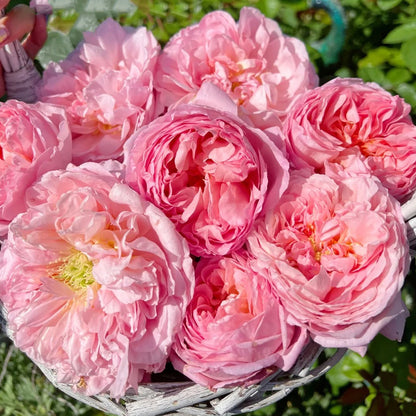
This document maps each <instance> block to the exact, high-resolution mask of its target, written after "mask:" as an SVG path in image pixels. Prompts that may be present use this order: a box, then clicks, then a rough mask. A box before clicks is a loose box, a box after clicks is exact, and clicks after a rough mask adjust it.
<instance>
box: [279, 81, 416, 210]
mask: <svg viewBox="0 0 416 416" xmlns="http://www.w3.org/2000/svg"><path fill="white" fill-rule="evenodd" d="M410 109H411V108H410V106H409V105H408V104H406V103H405V102H404V101H403V99H402V98H400V97H399V96H392V95H391V94H390V93H388V92H387V91H385V90H384V89H382V88H381V87H380V86H378V85H377V84H375V83H365V82H364V81H362V80H360V79H354V78H345V79H342V78H336V79H334V80H332V81H330V82H328V83H326V84H324V85H322V86H320V87H318V88H315V89H314V90H311V91H308V92H306V93H305V94H304V95H303V96H302V97H301V98H300V99H299V101H298V102H297V103H296V105H295V106H294V107H293V108H292V110H291V111H290V114H289V116H288V117H287V119H286V121H285V123H284V132H285V136H286V137H287V145H288V152H289V156H290V160H291V162H292V164H293V165H294V166H295V167H297V168H300V167H305V166H308V165H309V166H312V167H313V168H314V169H315V170H316V172H317V173H320V169H322V167H323V165H324V163H325V162H326V161H331V162H333V163H336V162H337V161H338V160H339V159H340V158H342V155H343V153H344V152H345V151H351V149H354V151H355V152H356V153H357V154H359V155H360V156H361V158H362V159H363V160H364V163H365V164H366V165H367V167H368V169H369V170H370V171H371V172H372V173H373V174H374V175H376V176H377V177H378V178H379V179H380V180H381V182H382V183H383V185H384V186H386V187H387V188H388V189H389V190H390V192H391V194H392V195H393V196H395V197H396V198H397V199H399V200H400V201H401V202H403V201H404V200H405V199H407V198H408V196H409V195H410V194H411V193H412V192H413V191H414V190H415V189H416V126H415V125H413V123H412V119H411V118H410V116H409V112H410Z"/></svg>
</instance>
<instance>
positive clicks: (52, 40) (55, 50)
mask: <svg viewBox="0 0 416 416" xmlns="http://www.w3.org/2000/svg"><path fill="white" fill-rule="evenodd" d="M73 49H74V47H73V46H72V43H71V40H70V39H69V37H68V36H67V35H66V34H64V33H62V32H57V31H52V32H49V36H48V40H47V41H46V44H45V46H44V47H43V48H42V49H41V51H40V52H39V55H38V57H37V59H38V61H39V62H40V64H41V65H42V66H43V67H46V65H48V64H49V62H51V61H54V62H58V61H60V60H62V59H65V58H66V57H67V56H68V54H69V53H70V52H71V51H72V50H73Z"/></svg>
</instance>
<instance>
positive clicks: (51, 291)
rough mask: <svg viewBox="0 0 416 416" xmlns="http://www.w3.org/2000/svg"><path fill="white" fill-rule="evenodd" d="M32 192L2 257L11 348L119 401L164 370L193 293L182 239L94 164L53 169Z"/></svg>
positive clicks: (1, 293)
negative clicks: (128, 392)
mask: <svg viewBox="0 0 416 416" xmlns="http://www.w3.org/2000/svg"><path fill="white" fill-rule="evenodd" d="M29 191H30V192H29ZM29 191H28V199H29V201H30V207H29V208H28V209H27V211H25V212H24V213H22V214H20V215H18V216H17V217H16V218H15V219H14V220H13V222H12V223H11V224H10V232H9V237H8V239H7V240H6V242H5V244H4V246H3V247H2V251H1V255H0V298H1V301H2V302H3V303H4V305H5V307H6V310H7V311H8V324H9V327H10V329H11V331H12V334H13V338H14V340H15V343H16V345H17V347H18V348H20V349H21V350H22V351H24V352H26V353H27V355H28V356H29V357H30V358H32V359H33V360H35V361H37V362H40V363H43V364H44V365H46V366H48V367H49V368H52V369H55V370H56V373H57V379H58V381H59V382H63V383H69V384H72V385H73V387H74V389H76V390H78V391H81V392H83V393H85V394H88V395H92V394H97V393H100V392H108V393H109V394H110V395H111V396H112V397H115V398H119V397H121V396H122V395H123V394H124V393H125V392H126V390H127V389H129V388H132V389H137V385H138V383H139V382H140V381H141V380H142V379H143V377H145V376H146V375H147V373H149V372H160V371H162V370H163V369H164V367H165V363H166V360H167V357H168V355H169V353H170V349H171V344H172V342H173V339H174V336H175V334H176V332H177V331H178V329H179V328H180V326H181V322H182V320H183V317H184V314H185V310H186V307H187V305H188V303H189V301H190V299H191V297H192V294H193V288H194V270H193V265H192V260H191V258H190V255H189V249H188V246H187V244H186V241H185V240H184V238H183V237H181V236H180V235H179V234H178V233H177V231H176V230H175V227H174V226H173V224H172V223H171V222H170V220H169V219H168V218H167V217H166V216H165V215H164V214H163V213H162V212H161V211H160V210H159V209H158V208H156V207H155V206H153V205H152V204H150V203H149V202H147V201H145V200H144V199H143V198H142V197H141V196H139V195H138V194H137V193H136V192H135V191H133V190H132V189H131V188H129V187H128V186H127V185H125V184H122V183H121V182H120V181H119V180H118V179H116V177H115V176H113V175H112V174H111V173H109V172H108V171H107V170H106V169H105V168H104V167H102V166H101V165H99V164H96V163H92V162H91V163H88V164H84V165H82V166H80V167H75V166H73V165H70V166H69V167H68V168H67V170H65V171H63V170H61V171H52V172H49V173H47V174H45V175H44V176H43V177H42V179H41V180H40V181H39V182H38V183H36V184H35V185H34V187H33V188H31V189H30V190H29Z"/></svg>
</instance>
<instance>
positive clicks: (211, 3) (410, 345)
mask: <svg viewBox="0 0 416 416" xmlns="http://www.w3.org/2000/svg"><path fill="white" fill-rule="evenodd" d="M311 1H312V2H313V3H312V2H309V3H308V2H307V1H305V0H246V1H243V0H230V1H219V0H187V1H185V0H164V1H150V0H132V1H130V0H50V3H51V4H52V5H53V7H54V14H53V15H52V16H51V17H50V19H49V32H50V35H49V39H48V43H47V45H46V46H45V48H44V49H43V50H42V52H41V53H40V54H39V57H38V61H39V65H40V66H41V67H44V66H45V65H46V64H47V63H48V62H49V61H51V60H55V61H57V60H60V59H63V58H64V57H65V56H66V55H67V54H68V53H69V52H70V51H71V50H72V49H73V48H74V47H75V46H76V45H77V43H78V42H79V41H80V40H81V38H82V33H83V32H84V31H85V30H93V29H94V27H96V26H97V25H98V24H99V23H100V22H101V21H103V20H104V19H105V18H107V17H109V16H111V17H113V18H115V19H117V20H118V21H120V22H121V23H122V24H126V25H130V26H138V25H144V26H146V27H147V28H148V29H150V30H152V32H153V33H154V35H155V36H156V38H157V39H158V40H159V41H160V43H161V44H162V45H163V44H164V43H166V42H167V41H168V39H169V38H170V37H171V36H172V35H173V34H175V33H176V32H177V31H178V30H180V29H181V28H183V27H185V26H188V25H189V24H192V23H194V22H197V21H199V20H200V19H201V17H202V16H204V15H205V14H206V13H207V12H210V11H212V10H216V9H222V10H225V11H228V12H229V13H231V14H232V15H233V16H234V17H235V18H236V19H238V15H239V10H240V9H241V7H243V6H253V7H257V8H258V9H260V10H261V11H262V12H263V13H264V14H265V15H266V16H268V17H270V18H272V19H275V20H276V21H277V22H278V23H279V24H280V26H281V28H282V30H283V32H284V33H286V34H288V35H291V36H296V37H298V38H300V39H301V40H303V41H304V42H305V44H306V46H307V48H308V51H309V54H310V57H311V59H312V61H313V62H314V65H315V66H316V69H317V71H318V73H319V75H320V78H321V81H322V82H325V81H327V80H329V79H331V78H333V77H335V76H342V77H360V78H362V79H364V80H365V81H374V82H377V83H378V84H380V85H381V86H382V87H384V88H385V89H387V90H389V91H390V92H392V93H393V94H399V95H401V96H402V97H403V98H404V99H405V100H406V101H407V102H408V103H409V104H410V105H411V106H412V108H413V111H412V115H413V118H414V120H416V4H415V0H340V5H341V6H342V9H340V8H339V7H338V6H337V7H334V5H333V4H330V2H327V0H311ZM16 3H22V2H19V1H11V3H10V7H12V6H13V5H15V4H16ZM26 3H29V1H27V2H26ZM341 10H342V12H341ZM343 22H344V23H345V27H344V26H343ZM403 297H404V300H405V302H406V304H407V306H408V308H409V310H410V312H411V315H410V317H409V318H408V320H407V325H406V331H405V334H404V338H403V342H402V343H400V344H399V343H395V342H391V341H389V340H387V339H386V338H384V337H382V336H378V337H376V338H375V340H374V341H373V342H372V343H371V345H370V347H369V350H368V353H367V355H366V356H365V357H364V358H362V357H360V356H359V355H357V354H355V353H352V352H350V353H348V354H347V355H346V356H345V357H344V359H343V360H342V361H341V362H340V363H339V364H338V365H337V366H336V367H334V368H333V369H332V370H331V371H330V372H329V373H328V374H327V375H326V376H324V377H322V378H321V379H319V380H318V381H316V382H314V383H312V384H310V385H307V386H304V387H302V388H299V389H298V390H296V391H294V392H293V393H291V394H290V395H289V396H287V397H286V398H285V399H283V400H281V401H280V402H278V403H276V404H275V405H272V406H269V407H267V408H265V409H262V410H259V411H256V412H254V413H253V414H252V415H255V416H272V415H276V416H277V415H279V416H327V415H341V416H364V415H367V416H384V415H386V416H415V415H416V307H415V302H416V272H415V267H414V265H412V270H411V272H410V274H409V276H408V278H407V281H406V284H405V287H404V290H403ZM0 415H4V416H9V415H10V416H43V415H45V416H46V415H47V416H55V415H56V416H58V415H59V416H63V415H86V416H99V415H103V413H101V412H100V411H98V410H95V409H91V408H89V407H87V406H85V405H83V404H81V403H79V402H76V401H75V400H73V399H71V398H69V397H68V396H65V395H64V394H63V393H61V392H59V391H57V390H56V389H55V388H54V387H53V386H52V385H51V384H50V383H49V382H48V381H47V380H46V379H45V378H44V377H43V375H42V374H41V373H40V371H39V370H38V369H36V367H35V366H34V365H32V363H31V362H30V361H29V360H28V359H27V358H26V357H25V356H24V354H22V353H20V352H19V351H18V350H16V349H15V348H14V347H13V346H12V345H11V343H10V342H9V341H8V339H7V338H6V337H5V336H1V335H0Z"/></svg>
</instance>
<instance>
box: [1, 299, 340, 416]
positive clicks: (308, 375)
mask: <svg viewBox="0 0 416 416" xmlns="http://www.w3.org/2000/svg"><path fill="white" fill-rule="evenodd" d="M1 312H2V313H1V315H2V316H1V321H2V322H1V323H2V327H3V330H4V331H5V332H6V334H7V336H8V337H9V338H10V339H12V340H13V337H12V334H11V333H10V331H9V330H8V328H7V311H6V310H5V308H4V306H3V305H1ZM346 351H347V350H346V349H344V348H339V349H337V350H336V351H335V353H334V354H333V355H332V356H330V357H329V358H325V359H324V360H323V361H322V362H319V361H320V360H319V358H320V356H321V355H324V354H323V353H324V348H322V347H321V346H319V345H318V344H315V343H313V342H310V343H309V344H308V345H307V346H306V347H305V348H304V350H303V351H302V353H301V354H300V355H299V357H298V360H297V362H296V364H295V365H294V366H293V368H292V369H291V370H290V371H288V372H284V371H277V372H276V373H274V374H271V375H270V376H268V377H267V378H266V379H264V380H263V381H262V382H261V383H259V384H255V385H253V386H250V387H244V388H243V387H236V388H228V389H225V388H223V389H218V390H215V391H213V390H210V389H208V388H206V387H203V386H200V385H198V384H196V383H194V382H192V381H178V382H158V383H147V384H141V385H139V387H138V391H137V393H135V394H127V395H126V396H124V397H123V398H122V399H121V400H120V401H119V402H116V401H115V400H113V399H111V398H110V396H108V395H105V394H101V395H97V396H85V395H83V394H81V393H77V392H75V391H74V390H73V389H72V387H71V386H70V385H68V384H62V383H58V382H57V381H56V376H55V373H54V371H53V370H51V369H49V368H47V367H45V366H44V365H42V364H40V363H37V362H35V364H36V365H37V366H38V367H39V369H40V370H41V371H42V373H43V374H44V375H45V376H46V378H47V379H48V380H49V381H50V382H51V383H52V384H53V385H54V386H55V387H56V388H58V389H59V390H61V391H62V392H64V393H65V394H67V395H68V396H71V397H73V398H74V399H76V400H78V401H80V402H83V403H85V404H87V405H88V406H91V407H94V408H96V409H98V410H101V411H103V412H106V413H111V414H113V415H118V416H159V415H187V416H217V415H221V416H231V415H238V414H242V413H246V412H251V411H254V410H257V409H260V408H262V407H266V406H268V405H270V404H272V403H276V402H278V401H279V400H281V399H283V398H284V397H286V396H287V395H288V394H289V393H290V392H291V391H293V390H294V389H296V388H298V387H300V386H303V385H305V384H308V383H310V382H312V381H314V380H316V379H317V378H319V377H321V376H322V375H324V374H325V373H326V372H327V371H329V370H330V369H331V368H332V367H333V366H334V365H335V364H336V363H337V362H338V361H339V360H340V359H341V358H342V357H343V356H344V354H345V353H346ZM318 362H319V364H318V365H314V364H316V363H318Z"/></svg>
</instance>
